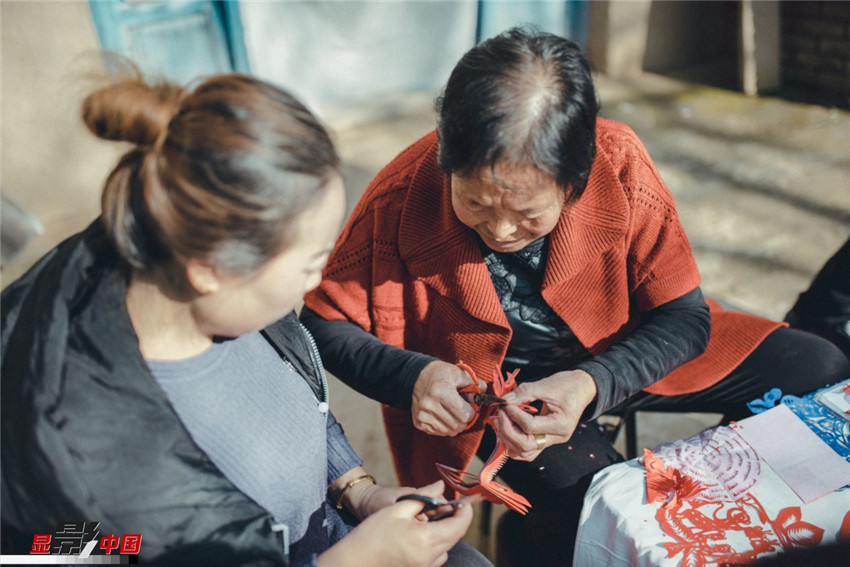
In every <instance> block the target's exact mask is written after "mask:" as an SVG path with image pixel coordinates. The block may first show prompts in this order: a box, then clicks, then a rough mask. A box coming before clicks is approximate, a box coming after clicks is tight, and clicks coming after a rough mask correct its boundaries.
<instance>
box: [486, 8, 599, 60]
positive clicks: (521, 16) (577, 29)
mask: <svg viewBox="0 0 850 567" xmlns="http://www.w3.org/2000/svg"><path fill="white" fill-rule="evenodd" d="M587 10H588V0H513V1H511V0H478V34H477V35H478V40H479V41H481V40H484V39H487V38H489V37H493V36H494V35H497V34H499V33H501V32H503V31H505V30H506V29H508V28H510V27H513V26H516V25H522V24H530V25H533V26H535V27H536V28H538V29H539V30H541V31H545V32H550V33H554V34H557V35H560V36H562V37H566V38H568V39H571V40H573V41H574V42H576V43H577V44H579V45H580V46H581V47H582V48H585V47H586V43H587V41H586V40H587Z"/></svg>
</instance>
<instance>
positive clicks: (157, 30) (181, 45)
mask: <svg viewBox="0 0 850 567" xmlns="http://www.w3.org/2000/svg"><path fill="white" fill-rule="evenodd" d="M89 8H90V11H91V15H92V19H93V20H94V24H95V29H96V30H97V34H98V37H99V38H100V42H101V45H102V46H103V48H104V49H105V50H107V51H113V52H115V53H119V54H121V55H125V56H127V57H129V58H130V59H131V60H132V61H134V62H135V63H136V64H137V65H138V66H139V67H140V68H141V70H142V71H143V72H144V73H145V74H146V75H150V76H158V77H164V78H167V79H169V80H171V81H175V82H177V83H180V84H186V83H188V82H189V81H191V80H192V79H195V78H197V77H199V76H204V75H210V74H214V73H225V72H229V71H241V72H248V70H249V69H248V58H247V55H246V50H245V42H244V39H243V36H242V25H241V21H240V19H239V5H238V3H237V2H235V1H188V2H183V1H181V2H165V1H153V0H90V1H89Z"/></svg>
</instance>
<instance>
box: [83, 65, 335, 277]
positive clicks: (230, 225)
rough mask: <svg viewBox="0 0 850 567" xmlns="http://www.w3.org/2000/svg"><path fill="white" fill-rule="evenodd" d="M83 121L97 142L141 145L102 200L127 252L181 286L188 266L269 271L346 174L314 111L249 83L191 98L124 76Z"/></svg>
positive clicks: (92, 101)
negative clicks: (200, 263) (294, 228)
mask: <svg viewBox="0 0 850 567" xmlns="http://www.w3.org/2000/svg"><path fill="white" fill-rule="evenodd" d="M82 114H83V120H84V121H85V123H86V125H87V126H88V128H89V129H90V130H91V131H92V132H93V133H94V134H96V135H97V136H99V137H101V138H105V139H107V140H120V141H128V142H131V143H133V144H135V147H134V148H133V149H131V150H130V151H129V152H127V153H126V154H125V155H124V156H123V157H122V158H121V159H120V161H119V163H118V165H117V166H116V167H115V169H114V170H113V171H112V173H111V174H110V176H109V178H108V179H107V181H106V185H105V187H104V190H103V196H102V209H103V210H102V218H103V223H104V225H105V227H106V230H107V233H108V234H109V235H110V237H111V238H112V240H113V242H114V243H115V246H116V248H117V249H118V252H119V253H120V254H121V256H122V257H124V259H126V260H127V262H129V263H130V265H132V266H133V267H135V268H137V269H151V268H154V267H165V268H166V269H167V270H171V275H172V276H176V277H178V278H179V279H178V281H181V282H183V283H185V282H184V281H183V278H182V277H180V273H181V271H182V270H181V269H180V268H181V267H182V266H184V265H185V262H186V261H187V260H189V259H201V260H204V261H207V262H209V263H210V264H212V265H214V266H216V267H217V268H221V269H223V270H226V271H228V272H230V273H237V274H248V273H251V272H253V271H255V270H257V269H258V268H260V267H261V266H262V265H263V264H264V263H265V262H266V261H268V260H269V259H270V258H272V257H273V256H275V255H276V254H278V253H279V252H280V251H282V250H283V249H284V248H285V247H286V246H287V245H288V244H289V243H290V240H289V239H290V238H291V235H290V233H289V231H288V230H287V229H288V228H289V227H291V225H292V224H293V223H292V222H291V221H292V220H293V219H294V218H295V217H296V216H298V215H299V214H300V213H302V212H304V211H305V210H307V209H308V208H309V207H310V206H311V205H312V204H313V203H314V202H316V201H317V200H318V199H319V197H320V196H321V195H322V194H323V191H324V190H325V187H326V186H327V184H328V181H329V180H330V179H331V178H332V177H333V176H334V175H336V174H337V168H338V165H339V158H338V156H337V154H336V151H335V149H334V147H333V144H332V142H331V140H330V137H329V135H328V133H327V131H326V130H325V129H324V128H323V127H322V125H321V124H319V122H318V121H317V119H316V118H315V117H314V116H313V115H312V114H311V113H310V111H308V110H307V109H306V108H305V107H304V106H303V105H302V104H301V103H300V102H298V101H297V100H296V99H295V98H294V97H292V96H291V95H290V94H288V93H287V92H285V91H283V90H281V89H279V88H277V87H275V86H272V85H270V84H268V83H265V82H263V81H260V80H258V79H256V78H253V77H250V76H247V75H240V74H228V75H218V76H213V77H211V78H209V79H207V80H205V81H203V82H202V83H201V84H199V85H198V86H197V87H196V88H194V89H193V90H186V89H184V88H182V87H179V86H176V85H172V84H169V83H159V84H149V83H147V82H146V81H145V80H144V79H143V78H142V77H141V75H139V74H138V73H137V72H136V73H135V74H128V75H126V76H119V77H117V78H115V79H114V80H113V81H112V83H111V84H109V85H108V86H105V87H103V88H101V89H99V90H97V91H95V92H93V93H91V94H90V95H89V96H88V97H87V98H86V99H85V101H84V102H83V109H82Z"/></svg>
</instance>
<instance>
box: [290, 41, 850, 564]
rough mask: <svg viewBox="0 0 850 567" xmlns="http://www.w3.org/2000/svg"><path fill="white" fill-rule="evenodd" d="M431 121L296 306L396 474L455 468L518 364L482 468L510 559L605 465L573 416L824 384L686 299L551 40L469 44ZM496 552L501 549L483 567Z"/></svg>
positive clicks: (738, 317)
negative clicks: (378, 436) (482, 397)
mask: <svg viewBox="0 0 850 567" xmlns="http://www.w3.org/2000/svg"><path fill="white" fill-rule="evenodd" d="M437 109H438V113H439V124H438V129H437V131H436V132H434V133H431V134H428V135H426V136H425V137H424V138H422V139H421V140H419V141H418V142H416V143H414V144H413V145H412V146H410V147H409V148H407V149H406V150H405V151H404V152H402V153H401V154H400V155H399V156H398V157H397V158H396V159H395V160H393V161H392V162H391V163H390V164H389V165H388V166H386V167H385V168H384V169H383V171H381V172H380V173H379V174H378V175H377V177H376V178H375V179H374V180H373V181H372V183H371V185H370V186H369V187H368V189H367V190H366V192H365V194H364V195H363V197H362V199H361V201H360V202H359V204H358V205H357V207H356V208H355V210H354V212H353V214H352V216H351V218H350V219H349V220H348V222H347V224H346V226H345V228H344V229H343V232H342V234H341V236H340V238H339V239H338V241H337V243H336V246H335V248H334V250H333V252H332V254H331V256H330V259H329V263H328V265H327V267H326V269H325V271H324V274H323V281H322V283H321V284H320V286H319V287H318V288H317V289H316V290H314V291H313V292H312V293H310V294H308V295H307V297H306V300H305V309H304V310H303V311H302V321H304V322H305V323H306V325H307V326H308V327H309V328H310V329H311V330H312V331H313V334H314V335H315V337H316V339H317V341H318V345H319V348H320V351H321V352H322V355H323V358H324V360H325V363H326V365H327V367H328V368H329V369H330V370H331V371H332V372H333V373H334V374H336V375H338V376H340V377H341V378H342V379H343V380H345V381H346V382H347V383H348V384H350V385H351V386H352V387H354V388H356V389H358V390H359V391H360V392H363V393H364V394H366V395H368V396H370V397H372V398H374V399H376V400H378V401H380V402H382V403H383V404H385V406H384V408H383V411H384V418H385V424H386V427H387V432H388V436H389V439H390V443H391V447H392V451H393V454H394V457H395V465H396V469H397V472H398V474H399V476H400V478H401V480H402V481H403V482H404V483H406V484H410V483H413V484H421V483H425V482H429V481H433V480H434V479H435V478H437V475H438V473H437V470H436V469H435V466H434V463H435V462H439V463H443V464H446V465H449V466H453V467H456V468H461V469H462V468H465V467H466V466H468V465H469V463H470V460H471V459H472V457H473V455H475V453H476V451H477V452H478V453H479V455H482V456H484V457H485V458H486V456H487V455H488V454H489V451H490V450H491V449H492V447H493V445H494V438H493V437H494V436H493V434H492V433H490V432H489V430H488V433H487V434H486V435H485V433H484V431H483V430H482V429H481V428H480V427H473V428H470V429H468V430H465V428H466V426H467V424H468V423H469V422H470V420H471V419H472V418H473V409H472V407H471V406H470V405H469V404H468V403H467V401H466V400H465V399H464V397H463V396H461V395H459V394H458V389H459V388H461V387H463V386H466V385H468V384H470V377H469V376H468V375H467V374H466V373H465V372H463V371H461V370H460V369H459V368H458V366H456V363H457V362H459V361H462V362H464V363H466V364H468V365H469V366H471V367H472V368H473V369H474V371H475V373H476V374H478V375H480V376H486V377H489V376H491V375H492V373H493V370H494V369H501V370H502V371H510V370H514V369H516V368H519V369H520V372H519V377H518V378H519V380H520V381H521V382H522V384H521V385H520V386H519V388H518V390H517V391H516V393H515V394H512V395H511V399H512V400H513V401H535V402H537V403H538V404H540V405H541V406H542V411H541V413H540V415H537V416H532V415H529V414H526V413H524V412H522V411H520V410H519V409H517V408H513V407H507V408H506V409H505V410H504V411H503V412H501V414H500V415H499V417H498V419H497V421H496V424H495V427H496V429H497V430H498V433H499V435H500V437H501V438H502V440H503V441H504V442H505V443H506V445H507V447H508V452H509V455H510V457H511V458H512V459H514V460H511V461H509V462H508V463H507V464H506V465H505V466H504V468H503V469H502V471H501V473H500V476H501V477H502V478H503V479H504V480H505V481H506V482H507V483H508V484H510V485H511V486H512V487H513V488H514V489H515V490H516V491H518V492H519V493H521V494H523V495H524V496H526V497H527V498H528V499H529V500H530V501H531V503H532V509H531V511H530V514H529V516H528V517H527V519H525V520H524V521H523V522H522V523H520V522H518V521H516V520H517V518H518V517H516V516H510V515H509V516H508V517H507V518H508V519H507V520H506V521H507V522H509V525H510V524H513V525H514V528H515V529H512V530H506V531H505V534H500V537H501V536H502V535H506V536H508V535H509V536H510V538H509V541H501V540H500V547H501V548H504V549H507V550H508V551H509V552H512V554H513V555H514V556H515V557H516V559H515V561H516V562H517V564H522V565H547V564H552V565H565V564H567V563H569V560H570V558H571V556H572V555H571V550H572V545H573V539H574V532H575V529H576V522H577V518H578V515H579V511H580V508H581V503H582V497H583V494H584V490H585V488H586V486H587V484H588V482H589V480H590V478H591V476H592V475H593V473H594V472H596V471H597V470H599V469H600V468H601V467H604V466H606V465H608V464H610V463H613V462H615V461H617V460H619V459H621V457H620V456H619V455H618V454H617V453H616V452H615V451H614V449H613V448H612V446H611V443H610V441H609V440H608V439H607V438H606V437H605V435H604V434H603V433H602V432H601V431H600V429H599V428H598V427H597V426H596V425H595V424H593V422H592V421H591V420H593V419H594V418H596V417H597V416H599V415H601V414H603V413H607V412H613V411H622V410H623V409H624V408H625V407H629V408H631V409H635V408H639V409H650V410H651V409H676V410H680V411H711V412H722V413H725V414H727V415H730V416H737V415H742V414H743V413H744V412H745V411H746V408H745V402H746V401H748V400H750V399H753V398H755V397H758V396H760V395H761V394H762V393H763V392H764V391H765V390H767V389H769V388H770V387H774V386H777V387H779V388H782V390H783V391H784V392H786V393H789V394H799V393H803V392H807V391H810V390H813V389H815V388H817V387H819V386H821V385H823V384H826V383H829V382H832V381H835V380H837V379H839V378H843V377H845V376H846V375H847V374H848V372H850V369H848V363H847V360H846V359H845V357H844V356H843V355H842V354H841V353H840V352H839V351H838V349H836V348H835V347H834V346H833V345H832V344H830V343H828V342H826V341H824V340H822V339H820V338H818V337H815V336H813V335H809V334H805V333H803V332H799V331H794V330H789V329H787V328H785V327H782V326H781V324H779V323H774V322H772V321H767V320H764V319H761V318H758V317H753V316H750V315H746V314H742V313H733V312H729V311H724V310H722V309H721V308H720V307H719V306H717V305H715V304H713V303H712V304H710V305H708V304H707V303H706V301H704V299H703V296H702V293H701V292H700V288H699V284H700V276H699V273H698V271H697V267H696V265H695V262H694V258H693V255H692V253H691V249H690V246H689V243H688V240H687V238H686V236H685V234H684V231H683V230H682V227H681V225H680V223H679V220H678V217H677V214H676V208H675V205H674V203H673V198H672V197H671V195H670V193H669V191H668V190H667V188H666V187H665V185H664V182H663V181H662V180H661V178H660V176H659V174H658V172H657V171H656V169H655V166H654V165H653V163H652V160H651V159H650V157H649V155H648V154H647V152H646V149H645V148H644V147H643V145H642V144H641V142H640V140H639V139H638V138H637V136H636V135H635V134H634V132H632V131H631V130H630V129H629V128H628V127H626V126H624V125H623V124H618V123H616V122H612V121H609V120H603V119H601V118H598V117H597V102H596V95H595V92H594V87H593V83H592V79H591V74H590V69H589V65H588V63H587V61H586V60H585V58H584V57H583V56H582V54H581V53H580V51H579V49H578V48H577V47H576V46H575V45H574V44H573V43H571V42H569V41H567V40H565V39H562V38H559V37H556V36H553V35H548V34H534V33H529V32H527V31H523V30H520V29H514V30H510V31H508V32H506V33H504V34H502V35H500V36H498V37H495V38H493V39H490V40H488V41H485V42H483V43H482V44H480V45H478V46H476V47H474V48H473V49H471V50H470V51H469V52H468V53H467V54H466V55H465V56H464V57H463V58H462V59H461V61H460V62H459V63H458V64H457V66H456V67H455V69H454V71H453V72H452V74H451V77H450V78H449V81H448V84H447V86H446V88H445V91H444V93H443V96H442V97H441V99H440V100H439V101H438V104H437ZM500 560H501V558H500Z"/></svg>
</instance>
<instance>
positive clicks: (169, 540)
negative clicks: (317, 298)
mask: <svg viewBox="0 0 850 567" xmlns="http://www.w3.org/2000/svg"><path fill="white" fill-rule="evenodd" d="M83 118H84V121H85V123H86V125H87V126H88V127H89V129H90V130H91V131H92V132H93V133H94V134H95V135H97V136H99V137H101V138H105V139H107V140H115V141H122V142H129V143H130V144H131V146H130V149H129V151H128V152H127V153H126V154H125V155H124V156H123V157H122V158H121V159H120V161H119V163H118V165H117V166H116V167H115V169H114V170H113V171H112V173H111V175H110V176H109V178H108V180H107V182H106V185H105V188H104V191H103V199H102V201H103V212H102V215H101V217H100V218H98V219H97V220H96V221H95V222H93V223H92V224H91V225H90V226H89V227H88V228H87V229H86V230H85V231H83V232H82V233H80V234H77V235H75V236H72V237H71V238H69V239H68V240H66V241H65V242H63V243H62V244H60V245H59V246H57V247H56V248H55V249H54V250H53V251H52V252H50V253H49V254H48V255H47V256H46V257H45V258H43V259H42V260H41V261H39V262H38V263H37V265H36V266H35V267H33V268H32V269H31V270H30V271H29V272H28V273H27V274H26V275H24V276H23V277H22V278H21V279H20V280H18V281H17V282H14V283H13V284H12V285H10V286H9V288H8V289H6V290H5V291H4V293H3V295H2V349H3V351H2V481H3V482H2V490H3V492H2V525H3V539H2V544H3V553H18V554H26V553H29V552H30V549H31V545H32V543H33V541H34V539H33V538H34V536H35V535H36V534H53V533H55V532H56V530H57V525H58V524H60V523H65V522H87V523H92V522H99V526H98V527H99V537H106V536H107V535H109V534H113V535H116V536H120V535H122V534H140V535H141V536H142V540H141V545H140V548H139V554H140V562H143V563H145V564H146V565H147V564H160V565H191V564H197V565H228V566H233V565H290V564H294V565H302V564H318V565H334V566H339V565H422V566H429V565H439V564H442V563H444V562H445V561H446V560H447V558H449V557H451V560H450V561H454V562H455V564H457V565H461V564H462V565H478V564H481V565H489V562H487V561H486V559H484V558H483V556H481V555H480V554H478V553H477V552H475V551H474V550H473V549H471V548H469V547H467V546H463V545H462V544H460V545H458V546H456V545H455V544H456V543H457V542H458V540H459V538H460V537H461V536H462V535H463V534H464V533H465V532H466V530H467V528H468V526H469V524H470V522H471V519H472V511H471V508H470V507H464V508H460V509H458V510H457V513H456V514H454V516H452V517H448V518H445V519H443V520H440V521H437V522H427V521H423V520H424V517H423V515H422V514H421V512H422V504H421V503H419V502H416V501H404V502H398V503H396V500H397V498H398V497H399V496H401V495H405V494H409V493H413V492H415V491H416V490H415V489H413V488H400V487H379V486H377V485H376V484H375V482H374V480H373V479H372V478H371V477H370V476H369V475H368V474H367V473H366V471H365V470H363V468H362V466H361V465H362V461H361V460H360V459H359V458H358V456H357V455H356V454H355V452H354V451H353V450H352V448H351V447H350V446H349V444H348V442H347V441H346V438H345V436H344V434H343V432H342V429H341V428H340V426H339V424H337V422H336V421H335V419H334V417H333V414H332V413H331V412H330V411H329V408H328V391H327V383H326V381H325V377H324V374H323V370H322V365H321V363H320V362H319V359H318V355H317V352H316V349H315V347H314V346H313V345H312V341H311V339H310V338H309V336H308V335H307V334H306V332H305V331H304V330H303V328H302V327H301V326H300V324H299V322H298V320H297V319H296V317H295V316H294V314H293V313H292V310H293V308H294V307H295V306H296V304H297V303H298V302H299V301H300V299H301V297H302V295H303V294H304V293H305V292H306V291H308V290H309V289H311V288H313V287H314V286H316V285H317V284H318V283H319V279H320V271H321V269H322V267H323V266H324V263H325V260H326V258H327V256H328V253H329V251H330V249H331V247H332V244H333V241H334V239H335V237H336V234H337V231H338V229H339V226H340V225H341V223H342V220H343V215H344V191H343V184H342V180H341V178H340V175H339V172H338V170H337V167H338V157H337V154H336V152H335V150H334V148H333V145H332V143H331V141H330V139H329V137H328V134H327V132H326V131H325V130H324V128H323V127H322V126H321V125H320V124H319V123H318V121H317V120H316V118H315V117H314V116H313V115H311V113H310V112H309V111H308V110H307V109H306V108H305V107H304V106H302V104H300V103H299V102H298V101H297V100H295V99H294V98H293V97H292V96H290V95H289V94H287V93H286V92H284V91H282V90H280V89H278V88H276V87H274V86H272V85H270V84H267V83H264V82H262V81H259V80H257V79H254V78H251V77H249V76H243V75H221V76H216V77H212V78H210V79H208V80H206V81H204V82H203V83H201V84H199V85H198V86H197V87H196V88H194V89H193V90H186V89H183V88H180V87H177V86H174V85H171V84H167V83H165V84H159V85H150V84H148V83H146V82H145V81H144V80H143V79H142V78H141V77H139V76H126V77H119V78H117V79H116V80H115V81H114V82H112V83H111V84H109V85H107V86H105V87H103V88H101V89H99V90H97V91H95V92H93V93H92V94H91V95H89V96H88V98H87V99H86V100H85V102H84V103H83ZM442 490H443V487H442V485H441V484H439V483H437V484H434V485H431V486H426V487H424V488H422V489H420V491H419V492H420V493H423V494H428V495H432V496H439V495H440V494H441V493H442ZM358 522H359V523H358ZM355 524H356V527H353V529H352V527H351V526H353V525H355ZM89 525H91V524H89ZM94 537H95V539H97V538H98V536H94ZM54 543H56V542H54Z"/></svg>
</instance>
